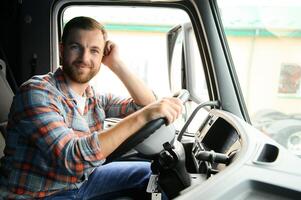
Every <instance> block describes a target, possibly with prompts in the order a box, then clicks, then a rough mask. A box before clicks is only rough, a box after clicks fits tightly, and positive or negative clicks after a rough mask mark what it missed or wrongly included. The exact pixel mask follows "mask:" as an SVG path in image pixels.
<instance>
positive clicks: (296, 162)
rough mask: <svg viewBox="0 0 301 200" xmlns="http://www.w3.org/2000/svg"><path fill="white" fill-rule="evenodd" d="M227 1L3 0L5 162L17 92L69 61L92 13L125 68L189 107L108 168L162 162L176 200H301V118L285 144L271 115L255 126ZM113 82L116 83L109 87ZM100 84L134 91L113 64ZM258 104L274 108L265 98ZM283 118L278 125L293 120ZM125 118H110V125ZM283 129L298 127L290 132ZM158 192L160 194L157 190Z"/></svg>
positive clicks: (159, 166) (123, 149)
mask: <svg viewBox="0 0 301 200" xmlns="http://www.w3.org/2000/svg"><path fill="white" fill-rule="evenodd" d="M231 2H232V1H231ZM233 2H234V3H233ZM233 2H232V3H233V4H231V5H232V6H233V5H235V1H233ZM223 4H225V1H222V0H219V1H216V0H156V1H144V0H138V1H136V0H124V1H122V0H117V1H106V0H93V1H85V0H60V1H58V0H44V1H34V0H5V1H2V2H1V3H0V9H1V14H0V18H1V19H0V25H1V27H2V31H1V33H0V42H1V43H0V44H1V49H0V50H1V51H0V53H1V54H0V67H1V69H0V70H1V71H0V131H1V135H0V149H1V153H0V155H1V157H2V156H3V155H4V152H3V150H4V148H5V137H6V130H5V127H6V123H7V119H8V113H9V109H10V106H11V102H12V99H13V96H14V93H15V92H16V91H17V90H18V87H19V86H20V85H21V84H22V83H23V82H24V81H26V80H27V79H29V78H30V77H31V76H33V75H37V74H46V73H47V72H49V71H54V70H55V69H56V68H57V67H58V66H59V65H60V63H59V41H60V36H61V34H62V29H63V27H64V24H65V23H66V22H67V21H68V20H70V19H71V18H73V17H75V16H90V17H94V18H95V19H96V20H99V21H101V22H103V23H104V24H105V27H106V29H107V30H108V32H109V37H110V38H111V39H113V40H114V41H117V43H118V44H119V46H120V49H121V52H122V55H123V57H124V58H125V62H127V64H128V65H129V66H131V67H132V68H131V69H132V70H133V71H134V72H135V73H136V74H137V75H138V76H140V77H142V78H143V79H144V81H145V82H146V83H147V84H148V85H149V86H150V87H151V88H152V89H153V91H154V93H155V94H156V95H157V96H158V98H160V97H163V96H168V95H174V96H176V97H178V98H180V99H181V100H182V102H183V105H184V108H185V109H184V112H183V115H182V117H181V119H179V120H177V121H176V122H175V123H174V124H172V125H169V126H166V125H165V119H163V118H160V119H157V120H154V121H152V122H150V123H148V124H146V125H145V126H144V127H143V128H142V129H141V130H139V131H138V132H137V133H136V134H135V135H134V136H133V137H130V138H129V139H128V140H126V141H125V142H124V143H123V144H122V145H121V146H120V147H119V148H118V149H116V150H115V151H114V152H113V153H112V154H111V155H110V156H109V157H108V158H107V163H108V162H114V161H115V160H119V161H120V160H127V161H129V160H130V161H131V160H144V161H146V162H152V171H153V175H155V176H156V182H157V184H158V185H159V186H160V188H161V189H162V190H163V191H164V192H165V193H166V195H167V196H168V197H169V198H170V199H200V198H201V199H202V198H207V199H237V200H240V199H300V196H301V172H300V167H301V160H300V157H298V156H299V155H301V154H299V151H300V149H299V147H300V145H299V144H300V143H299V140H300V138H301V135H300V130H301V129H300V124H301V123H300V122H301V121H300V118H299V115H294V117H290V118H289V120H290V121H289V122H287V121H286V122H287V123H286V122H282V124H281V127H282V128H281V131H282V132H281V133H280V132H279V134H282V136H281V137H282V138H283V137H284V136H283V135H285V142H284V143H282V141H283V140H278V138H279V137H278V136H279V134H278V132H277V134H278V135H277V137H273V135H272V136H271V135H268V134H266V133H264V132H265V130H267V128H266V129H261V128H262V127H270V128H271V127H273V126H272V125H273V123H274V126H276V125H275V124H276V122H275V121H273V122H271V120H270V118H269V120H266V121H264V122H265V126H260V127H261V128H258V127H256V126H255V125H256V123H255V122H262V121H260V120H259V121H256V120H253V118H252V116H250V114H249V110H251V109H253V108H254V107H255V106H254V105H253V104H250V105H252V106H250V108H249V100H250V98H249V96H246V95H245V93H244V91H245V89H246V88H248V87H247V86H245V85H241V84H240V83H241V79H248V78H246V77H245V76H243V75H241V74H240V71H242V70H240V69H237V68H236V67H235V65H239V64H241V63H242V62H241V63H235V62H234V61H233V57H232V55H234V54H235V52H233V51H237V52H238V51H241V52H244V51H245V50H244V49H243V48H241V49H239V48H237V49H235V48H232V47H231V48H232V49H231V48H230V47H229V44H228V41H232V40H231V39H232V37H234V36H235V34H236V33H238V32H235V33H234V29H231V30H230V29H227V27H226V26H225V24H226V23H227V21H226V20H224V18H223V17H224V15H226V14H227V12H226V11H227V10H226V11H224V10H223V8H222V7H219V5H223ZM226 4H227V3H226ZM229 4H230V3H229ZM252 6H254V5H253V4H252ZM244 9H245V7H244ZM245 11H246V10H245ZM234 12H239V11H237V10H233V13H234ZM240 14H241V13H240ZM233 15H234V14H233ZM240 16H241V17H242V18H243V17H248V16H246V15H244V14H241V15H240ZM233 27H234V26H233ZM300 30H301V28H300ZM231 31H232V32H231ZM239 33H240V34H242V33H245V32H243V31H242V30H241V32H239ZM227 34H233V35H231V37H228V35H227ZM257 34H259V35H260V33H258V32H257ZM236 36H237V34H236ZM246 37H247V36H243V37H240V38H239V39H238V43H239V42H240V43H242V44H243V45H246V44H245V43H244V41H243V39H245V38H246ZM265 37H266V36H265ZM296 37H297V36H296ZM296 37H294V39H295V38H296ZM265 39H266V38H265ZM253 40H255V39H254V38H253ZM250 41H251V40H250ZM229 43H230V42H229ZM250 45H251V44H250ZM257 45H258V44H257ZM252 48H253V49H255V47H254V46H253V47H252ZM233 49H234V50H233ZM232 50H233V51H232ZM231 54H232V55H231ZM241 57H243V56H241ZM244 58H245V60H249V59H250V58H249V57H244ZM234 64H235V65H234ZM290 66H291V65H290ZM281 69H282V68H281ZM294 69H295V68H294ZM296 69H298V68H296ZM251 70H254V68H252V69H251ZM246 71H247V72H248V73H251V71H248V70H246ZM263 73H264V72H263ZM250 80H251V78H250ZM298 80H301V78H300V79H298ZM101 81H103V82H101ZM108 81H112V84H105V83H107V82H108ZM114 81H115V82H114ZM267 82H268V81H267ZM110 83H111V82H110ZM92 84H94V85H95V88H96V89H97V90H99V91H106V90H109V91H113V92H116V93H118V94H121V95H128V93H127V91H126V90H125V89H124V87H123V86H122V85H121V84H120V83H119V82H118V80H116V77H114V76H113V75H112V74H110V73H109V72H108V71H106V69H105V68H104V69H101V71H100V75H99V77H98V76H97V77H96V78H95V79H93V80H92ZM267 84H268V83H267ZM112 85H114V87H112ZM260 87H261V86H259V87H257V90H260ZM262 87H264V84H262ZM298 87H299V86H298ZM300 88H301V87H300ZM298 91H299V90H298ZM300 91H301V90H300ZM258 92H259V94H262V93H260V91H258ZM278 92H279V91H278ZM267 93H268V92H267ZM248 95H251V93H248ZM296 95H298V92H296ZM257 98H258V99H259V100H258V102H260V103H262V104H264V103H263V102H265V100H264V98H265V97H264V96H260V95H257ZM266 98H268V97H266ZM282 98H283V96H282ZM261 99H262V100H261ZM296 99H297V98H294V99H293V100H294V101H295V100H296ZM297 100H298V99H297ZM297 100H296V101H297ZM250 101H251V100H250ZM251 102H253V101H251ZM296 105H297V104H295V107H299V108H296V109H300V106H296ZM298 112H299V111H298ZM300 112H301V111H300ZM269 114H270V112H269ZM266 116H267V115H265V117H266ZM273 116H274V115H273ZM277 116H278V115H277ZM281 116H282V118H281V119H279V120H277V122H280V121H281V120H284V121H285V120H287V118H283V116H284V115H281ZM285 116H286V117H287V116H288V115H285ZM262 119H267V118H261V120H262ZM120 120H121V119H115V118H110V119H106V128H110V127H111V126H114V125H115V124H116V123H118V122H119V121H120ZM267 123H270V124H272V125H270V124H269V126H268V125H267ZM283 123H285V125H288V124H291V126H290V127H287V126H285V127H284V125H283ZM261 125H262V123H261ZM279 126H280V125H279ZM274 133H275V132H273V134H274ZM298 145H299V146H298ZM148 192H149V193H153V198H154V195H155V194H156V192H157V190H156V188H155V189H149V191H148Z"/></svg>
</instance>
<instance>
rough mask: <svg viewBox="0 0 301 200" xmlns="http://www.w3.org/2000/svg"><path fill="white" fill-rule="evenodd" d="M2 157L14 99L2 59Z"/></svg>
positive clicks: (0, 151)
mask: <svg viewBox="0 0 301 200" xmlns="http://www.w3.org/2000/svg"><path fill="white" fill-rule="evenodd" d="M0 91H1V92H0V99H1V101H0V133H1V134H0V158H1V157H3V155H4V153H3V151H4V147H5V140H4V138H5V137H6V125H7V120H8V114H9V110H10V106H11V103H12V101H13V97H14V92H13V91H12V89H11V87H10V85H9V83H8V82H7V80H6V65H5V62H4V61H3V60H2V59H0Z"/></svg>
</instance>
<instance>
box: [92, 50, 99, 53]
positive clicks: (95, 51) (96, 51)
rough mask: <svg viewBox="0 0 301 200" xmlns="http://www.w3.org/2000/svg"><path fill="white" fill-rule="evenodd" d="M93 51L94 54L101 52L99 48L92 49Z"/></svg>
mask: <svg viewBox="0 0 301 200" xmlns="http://www.w3.org/2000/svg"><path fill="white" fill-rule="evenodd" d="M91 53H93V54H99V50H97V49H92V50H91Z"/></svg>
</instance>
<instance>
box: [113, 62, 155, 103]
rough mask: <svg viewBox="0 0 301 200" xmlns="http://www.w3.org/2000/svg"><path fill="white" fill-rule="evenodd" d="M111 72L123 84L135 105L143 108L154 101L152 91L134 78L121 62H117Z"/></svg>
mask: <svg viewBox="0 0 301 200" xmlns="http://www.w3.org/2000/svg"><path fill="white" fill-rule="evenodd" d="M112 70H113V72H114V73H115V74H116V75H117V76H118V77H119V79H120V80H121V81H122V82H123V84H124V85H125V87H126V88H127V90H128V91H129V93H130V95H131V96H132V98H133V99H134V101H135V103H137V104H138V105H142V106H145V105H148V104H150V103H152V102H154V101H155V100H156V98H155V96H154V94H153V92H152V90H150V89H149V87H148V86H147V85H146V84H145V83H144V82H143V81H142V80H140V79H139V78H138V77H137V76H135V75H134V74H133V73H132V72H131V71H130V70H129V69H128V68H127V67H126V65H125V64H124V63H123V62H122V61H120V62H118V65H117V66H115V67H114V68H113V69H112Z"/></svg>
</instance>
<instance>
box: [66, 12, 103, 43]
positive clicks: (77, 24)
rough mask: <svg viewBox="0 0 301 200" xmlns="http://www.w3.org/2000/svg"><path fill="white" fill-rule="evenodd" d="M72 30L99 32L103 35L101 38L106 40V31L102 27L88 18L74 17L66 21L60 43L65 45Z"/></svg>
mask: <svg viewBox="0 0 301 200" xmlns="http://www.w3.org/2000/svg"><path fill="white" fill-rule="evenodd" d="M72 29H83V30H95V29H96V30H100V31H101V32H102V34H103V38H104V40H105V41H106V40H107V31H106V30H105V28H104V26H103V25H102V24H101V23H99V22H98V21H96V20H95V19H93V18H90V17H83V16H81V17H75V18H73V19H71V20H70V21H68V22H67V23H66V25H65V27H64V31H63V35H62V43H63V45H64V44H66V40H67V38H68V36H69V34H70V31H71V30H72Z"/></svg>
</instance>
